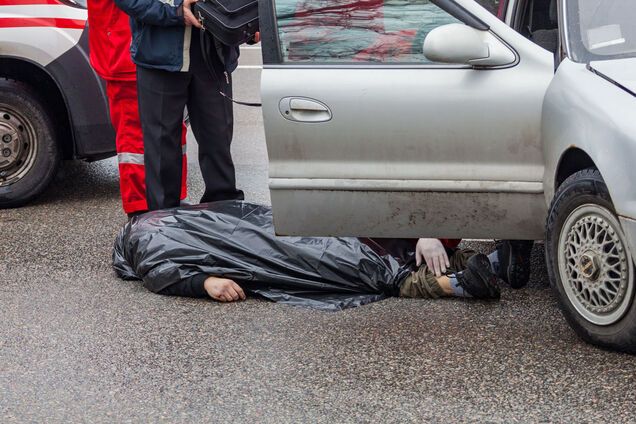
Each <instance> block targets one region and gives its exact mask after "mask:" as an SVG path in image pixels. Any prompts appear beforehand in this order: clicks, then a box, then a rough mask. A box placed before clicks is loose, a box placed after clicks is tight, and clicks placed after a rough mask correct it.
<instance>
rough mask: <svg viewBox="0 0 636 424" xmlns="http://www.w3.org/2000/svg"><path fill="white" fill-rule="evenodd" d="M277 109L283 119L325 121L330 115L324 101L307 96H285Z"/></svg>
mask: <svg viewBox="0 0 636 424" xmlns="http://www.w3.org/2000/svg"><path fill="white" fill-rule="evenodd" d="M279 109H280V113H281V114H282V115H283V117H284V118H285V119H288V120H290V121H296V122H326V121H329V120H330V119H331V117H332V115H331V110H329V108H328V107H327V106H326V105H325V104H324V103H322V102H319V101H318V100H314V99H310V98H307V97H285V98H284V99H281V101H280V103H279Z"/></svg>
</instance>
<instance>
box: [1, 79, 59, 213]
mask: <svg viewBox="0 0 636 424" xmlns="http://www.w3.org/2000/svg"><path fill="white" fill-rule="evenodd" d="M59 163H60V149H59V146H58V143H57V140H56V133H55V126H54V125H53V120H52V119H51V117H50V116H49V115H48V114H47V112H46V107H45V103H44V102H43V101H42V100H41V99H40V97H39V96H38V95H37V93H36V92H35V90H33V88H31V87H30V86H28V85H27V84H24V83H22V82H19V81H14V80H11V79H0V208H13V207H18V206H22V205H24V204H25V203H28V202H29V201H31V200H33V199H34V198H35V197H37V196H38V195H39V194H40V193H42V191H43V190H44V189H45V188H46V187H47V186H48V185H49V183H50V182H51V180H52V179H53V177H54V176H55V173H56V171H57V168H58V166H59Z"/></svg>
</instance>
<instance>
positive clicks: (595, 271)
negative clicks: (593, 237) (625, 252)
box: [579, 252, 601, 282]
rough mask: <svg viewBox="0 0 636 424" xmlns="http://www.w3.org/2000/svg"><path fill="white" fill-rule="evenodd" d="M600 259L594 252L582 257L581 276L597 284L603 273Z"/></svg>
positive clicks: (580, 264)
mask: <svg viewBox="0 0 636 424" xmlns="http://www.w3.org/2000/svg"><path fill="white" fill-rule="evenodd" d="M599 261H600V260H599V258H598V256H597V255H595V254H594V253H592V252H587V253H584V254H582V255H581V258H580V259H579V270H580V272H581V275H583V276H584V277H585V278H587V279H588V280H589V281H590V282H596V281H597V280H598V277H599V274H600V273H601V267H600V263H599Z"/></svg>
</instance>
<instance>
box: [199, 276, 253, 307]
mask: <svg viewBox="0 0 636 424" xmlns="http://www.w3.org/2000/svg"><path fill="white" fill-rule="evenodd" d="M203 287H204V288H205V291H206V292H208V295H209V296H210V297H211V298H212V299H214V300H218V301H219V302H234V301H236V300H245V293H244V292H243V289H242V288H241V286H239V285H238V284H236V283H235V282H234V281H232V280H230V279H228V278H217V277H208V278H207V279H206V280H205V283H203Z"/></svg>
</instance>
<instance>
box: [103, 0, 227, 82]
mask: <svg viewBox="0 0 636 424" xmlns="http://www.w3.org/2000/svg"><path fill="white" fill-rule="evenodd" d="M115 3H116V4H117V6H119V8H121V9H122V10H123V11H124V12H125V13H126V14H128V15H129V16H130V22H131V24H130V25H131V29H132V43H131V45H130V53H131V55H132V59H133V62H135V64H136V65H137V66H142V67H144V68H152V69H163V70H165V71H172V72H187V71H189V70H190V42H191V39H192V36H193V35H194V34H198V33H199V31H195V30H193V28H192V27H189V26H185V24H184V21H183V0H115ZM219 49H220V51H219V56H221V58H222V60H223V62H224V65H225V70H226V71H228V72H232V71H233V70H234V69H235V68H236V64H237V63H236V62H237V61H238V48H237V47H228V46H219Z"/></svg>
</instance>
